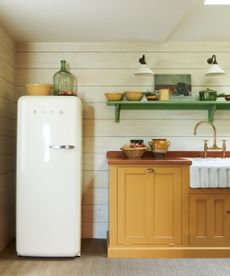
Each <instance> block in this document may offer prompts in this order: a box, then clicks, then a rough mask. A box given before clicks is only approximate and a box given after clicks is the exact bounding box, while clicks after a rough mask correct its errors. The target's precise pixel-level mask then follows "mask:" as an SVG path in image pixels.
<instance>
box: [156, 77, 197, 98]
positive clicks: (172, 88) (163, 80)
mask: <svg viewBox="0 0 230 276" xmlns="http://www.w3.org/2000/svg"><path fill="white" fill-rule="evenodd" d="M154 83H155V90H156V91H159V90H160V89H164V88H168V89H169V92H170V95H171V96H172V97H174V96H175V97H178V96H180V97H188V96H192V82H191V75H190V74H155V75H154Z"/></svg>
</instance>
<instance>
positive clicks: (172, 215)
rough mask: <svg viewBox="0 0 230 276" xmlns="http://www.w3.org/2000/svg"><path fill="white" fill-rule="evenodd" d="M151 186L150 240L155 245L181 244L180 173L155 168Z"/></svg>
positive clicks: (174, 170) (172, 169)
mask: <svg viewBox="0 0 230 276" xmlns="http://www.w3.org/2000/svg"><path fill="white" fill-rule="evenodd" d="M151 185H152V207H151V208H150V210H149V212H150V213H151V217H152V220H151V221H152V227H151V230H152V231H151V233H150V239H151V242H152V243H155V244H171V245H173V244H181V171H180V169H179V168H157V169H156V170H155V174H154V179H153V182H152V183H151Z"/></svg>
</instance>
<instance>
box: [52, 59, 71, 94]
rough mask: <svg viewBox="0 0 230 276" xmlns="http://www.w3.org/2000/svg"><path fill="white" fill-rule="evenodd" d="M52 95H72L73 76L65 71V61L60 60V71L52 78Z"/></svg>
mask: <svg viewBox="0 0 230 276" xmlns="http://www.w3.org/2000/svg"><path fill="white" fill-rule="evenodd" d="M53 94H54V95H74V92H73V76H72V74H71V73H70V72H68V71H67V70H66V61H65V60H61V70H59V71H58V72H57V73H55V74H54V76H53Z"/></svg>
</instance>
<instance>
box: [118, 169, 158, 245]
mask: <svg viewBox="0 0 230 276" xmlns="http://www.w3.org/2000/svg"><path fill="white" fill-rule="evenodd" d="M152 182H153V174H151V173H146V170H145V168H143V167H141V168H140V167H129V168H119V169H118V191H117V193H118V202H117V204H118V213H117V214H118V243H121V244H146V243H148V242H149V240H148V228H149V225H150V221H149V216H148V208H149V207H148V205H149V201H151V183H152Z"/></svg>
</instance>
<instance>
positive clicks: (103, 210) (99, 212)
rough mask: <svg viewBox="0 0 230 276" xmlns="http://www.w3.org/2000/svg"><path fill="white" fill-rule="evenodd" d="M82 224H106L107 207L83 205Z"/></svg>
mask: <svg viewBox="0 0 230 276" xmlns="http://www.w3.org/2000/svg"><path fill="white" fill-rule="evenodd" d="M82 221H83V223H84V222H86V223H87V222H91V223H93V222H105V223H106V222H107V221H108V207H107V205H102V204H100V205H98V204H92V205H83V219H82Z"/></svg>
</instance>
